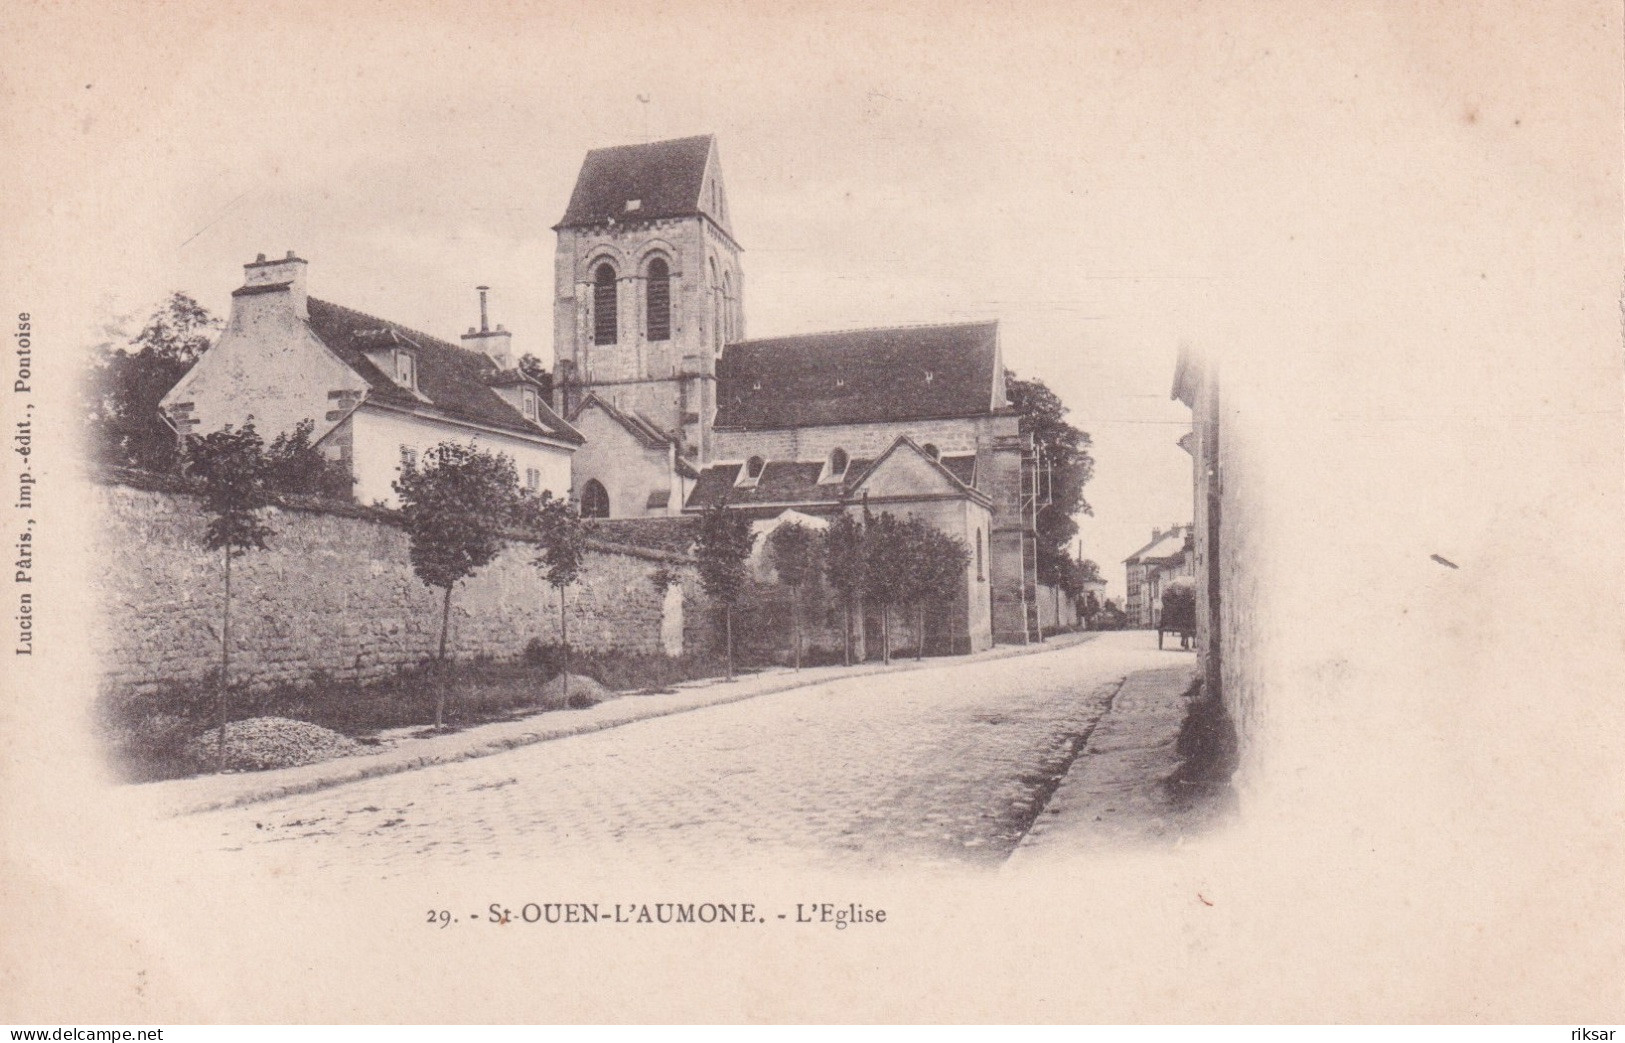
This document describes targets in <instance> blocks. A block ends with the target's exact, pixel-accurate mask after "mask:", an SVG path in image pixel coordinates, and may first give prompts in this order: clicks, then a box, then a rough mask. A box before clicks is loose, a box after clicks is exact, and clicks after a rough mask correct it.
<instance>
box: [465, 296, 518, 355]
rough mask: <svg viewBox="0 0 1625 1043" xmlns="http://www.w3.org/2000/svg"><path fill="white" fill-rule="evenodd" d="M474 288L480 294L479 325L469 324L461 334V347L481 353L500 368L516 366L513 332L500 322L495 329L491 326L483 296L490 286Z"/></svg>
mask: <svg viewBox="0 0 1625 1043" xmlns="http://www.w3.org/2000/svg"><path fill="white" fill-rule="evenodd" d="M474 289H476V290H478V291H479V294H480V326H479V329H475V328H474V327H473V326H470V327H469V328H468V332H467V333H465V334H463V337H462V340H463V347H465V348H467V349H468V350H469V351H478V352H481V353H483V354H484V355H486V356H487V357H489V358H490V360H491V361H492V362H495V363H496V364H497V366H498V367H500V368H501V369H515V368H517V367H518V366H519V359H518V358H517V357H516V356H515V355H514V353H513V334H511V333H509V332H508V331H507V330H506V329H503V327H502V324H501V323H498V324H497V328H496V329H492V328H491V322H490V316H489V311H488V309H487V302H486V296H485V295H486V294H487V293H489V292H490V290H491V287H489V286H476V287H474Z"/></svg>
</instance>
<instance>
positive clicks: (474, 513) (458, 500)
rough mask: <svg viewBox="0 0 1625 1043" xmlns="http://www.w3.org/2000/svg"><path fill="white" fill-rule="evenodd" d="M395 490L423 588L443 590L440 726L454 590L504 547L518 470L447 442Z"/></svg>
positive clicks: (515, 509)
mask: <svg viewBox="0 0 1625 1043" xmlns="http://www.w3.org/2000/svg"><path fill="white" fill-rule="evenodd" d="M395 494H396V495H397V496H398V497H399V498H400V501H401V520H402V523H403V524H404V526H405V528H406V534H407V537H408V538H409V539H410V541H411V543H410V551H409V554H410V557H411V561H412V571H413V572H415V573H416V574H417V577H418V579H420V580H422V581H423V583H424V585H425V586H430V587H438V588H440V590H441V592H442V599H441V608H440V649H439V652H438V654H437V655H436V657H435V661H436V664H437V666H438V667H440V669H439V670H438V671H437V672H438V673H439V674H440V677H441V683H440V686H439V691H438V693H437V697H436V700H435V710H434V724H435V728H436V729H439V728H442V727H444V725H445V709H446V685H445V670H444V667H445V661H446V641H447V637H448V635H449V633H450V629H451V595H452V590H453V588H455V587H456V585H457V584H458V583H460V582H462V581H463V580H465V579H467V578H468V577H470V576H472V575H474V573H476V572H478V571H479V570H480V569H482V568H484V567H485V566H487V565H489V564H490V563H491V562H492V561H493V560H495V559H496V556H497V555H498V554H500V553H501V552H502V548H503V545H504V544H505V543H506V540H505V539H504V538H503V535H502V530H503V529H504V528H506V527H508V526H510V525H513V524H514V523H515V522H517V521H518V520H519V515H520V511H521V507H520V503H521V499H520V493H519V483H518V475H517V474H516V472H515V471H514V466H513V461H512V460H510V459H509V458H508V457H506V456H504V455H502V454H500V453H488V452H486V451H484V450H481V449H476V448H473V447H470V446H466V445H460V444H458V443H456V442H442V443H441V444H439V445H437V446H435V447H433V448H432V449H430V450H429V451H428V452H426V453H424V454H423V461H422V465H421V466H413V467H405V468H403V470H402V472H401V476H400V478H398V479H397V480H396V481H395Z"/></svg>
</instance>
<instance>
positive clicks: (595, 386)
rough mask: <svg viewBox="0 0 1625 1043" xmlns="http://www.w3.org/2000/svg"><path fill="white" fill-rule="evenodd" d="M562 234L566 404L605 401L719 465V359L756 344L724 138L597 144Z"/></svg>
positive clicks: (558, 277) (559, 370) (557, 388)
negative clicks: (714, 437) (751, 338)
mask: <svg viewBox="0 0 1625 1043" xmlns="http://www.w3.org/2000/svg"><path fill="white" fill-rule="evenodd" d="M553 230H554V231H555V232H557V233H558V246H557V251H556V253H555V255H554V300H553V323H554V329H553V350H554V358H555V360H556V368H555V373H554V394H555V398H556V403H555V404H556V407H557V408H558V409H559V410H560V411H561V412H563V413H565V415H567V416H568V415H570V414H571V413H573V412H574V410H575V407H576V406H577V404H579V403H580V402H581V401H582V400H583V399H584V398H585V397H586V396H587V395H588V394H589V393H591V394H594V395H596V396H597V397H598V398H600V399H603V400H604V401H606V402H609V403H610V404H611V405H613V406H615V407H616V408H617V409H619V410H622V411H624V412H626V413H630V414H635V415H637V416H639V417H642V418H643V419H645V420H647V421H649V422H650V423H652V424H653V425H654V426H655V427H657V428H659V429H660V430H661V431H663V432H665V433H666V434H667V435H669V436H670V437H671V439H672V440H673V441H674V442H676V443H677V445H678V451H679V453H680V454H681V455H682V457H683V459H685V460H687V461H689V462H690V463H692V464H694V465H698V466H703V465H704V464H706V463H708V462H709V461H710V459H711V456H712V445H711V421H712V418H713V417H714V416H715V414H716V363H717V358H718V357H719V356H720V355H721V354H722V347H723V345H724V344H727V343H729V342H731V341H735V340H740V339H742V338H743V337H744V335H745V317H744V307H743V303H742V302H743V297H744V285H743V282H744V280H743V276H742V274H741V272H740V267H739V253H740V248H739V244H738V243H737V242H735V241H734V237H733V228H732V225H731V223H730V221H729V218H728V198H727V194H726V192H725V191H724V189H723V185H722V167H721V164H720V163H719V160H718V155H717V144H716V139H715V138H714V137H712V136H711V135H709V134H707V135H702V136H699V137H692V138H676V139H673V140H670V141H655V142H650V143H648V144H643V145H619V146H616V147H613V148H601V149H593V150H592V151H591V152H588V153H587V158H586V159H585V161H583V162H582V164H581V174H580V176H579V177H578V178H577V179H576V186H575V191H574V192H572V193H571V195H570V204H569V206H568V207H567V208H566V210H565V214H564V217H563V219H562V220H560V221H559V223H558V224H557V225H554V226H553Z"/></svg>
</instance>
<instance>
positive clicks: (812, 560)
mask: <svg viewBox="0 0 1625 1043" xmlns="http://www.w3.org/2000/svg"><path fill="white" fill-rule="evenodd" d="M823 544H824V540H823V534H822V533H820V532H819V531H818V530H817V529H812V528H808V527H807V526H805V525H802V524H801V523H800V522H786V523H785V524H783V525H780V526H779V527H778V528H776V529H774V530H773V534H772V535H771V536H769V537H768V538H767V553H768V558H769V560H770V561H771V562H772V564H773V571H774V572H776V573H778V576H779V582H780V583H783V584H784V585H785V586H787V587H789V588H790V641H791V644H792V645H794V648H795V664H796V669H797V670H800V669H801V588H802V586H803V585H805V584H807V583H816V582H817V581H818V574H819V571H820V570H821V568H822V564H823V563H822V560H821V559H822V558H823V551H824V546H823Z"/></svg>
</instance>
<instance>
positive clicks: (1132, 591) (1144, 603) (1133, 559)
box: [1123, 525, 1195, 627]
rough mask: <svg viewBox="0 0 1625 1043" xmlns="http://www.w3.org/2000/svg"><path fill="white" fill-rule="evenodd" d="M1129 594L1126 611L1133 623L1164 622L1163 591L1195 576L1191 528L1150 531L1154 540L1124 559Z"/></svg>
mask: <svg viewBox="0 0 1625 1043" xmlns="http://www.w3.org/2000/svg"><path fill="white" fill-rule="evenodd" d="M1123 567H1124V569H1125V570H1126V571H1127V581H1128V582H1127V596H1126V598H1125V602H1124V609H1123V611H1124V613H1125V614H1126V615H1127V616H1128V622H1129V625H1130V626H1135V627H1154V626H1156V625H1157V624H1158V623H1159V622H1160V621H1161V615H1162V592H1163V590H1164V589H1166V588H1167V586H1168V584H1169V583H1172V582H1174V581H1175V580H1179V579H1186V580H1189V579H1191V578H1192V577H1194V576H1195V554H1194V548H1193V545H1192V527H1191V526H1189V525H1175V526H1174V527H1173V528H1171V529H1168V530H1166V531H1164V530H1162V529H1152V530H1151V542H1150V543H1148V544H1146V545H1145V546H1144V547H1141V548H1140V549H1139V550H1137V551H1135V552H1134V553H1133V554H1132V555H1130V556H1129V557H1128V558H1126V559H1124V561H1123Z"/></svg>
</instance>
